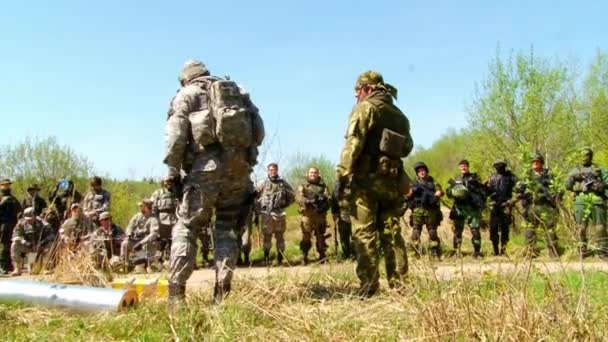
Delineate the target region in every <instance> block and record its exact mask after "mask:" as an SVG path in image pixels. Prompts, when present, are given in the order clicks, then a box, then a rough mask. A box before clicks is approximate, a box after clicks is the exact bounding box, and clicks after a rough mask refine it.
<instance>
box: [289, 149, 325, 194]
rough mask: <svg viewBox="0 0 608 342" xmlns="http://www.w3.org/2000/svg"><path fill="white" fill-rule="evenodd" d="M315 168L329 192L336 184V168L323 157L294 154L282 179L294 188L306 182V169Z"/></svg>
mask: <svg viewBox="0 0 608 342" xmlns="http://www.w3.org/2000/svg"><path fill="white" fill-rule="evenodd" d="M311 167H316V168H318V169H319V173H320V174H321V177H322V178H323V181H324V182H325V184H326V185H327V186H328V187H329V190H330V191H331V190H332V189H333V188H334V184H335V183H336V175H335V174H336V172H335V170H336V167H335V164H334V163H333V162H332V161H331V160H330V159H328V158H327V157H325V156H324V155H319V156H311V155H307V154H302V153H296V154H295V155H294V156H293V157H292V158H291V159H290V162H289V168H288V170H287V172H286V173H285V174H284V177H285V178H286V179H287V181H288V182H289V183H290V184H291V186H293V187H294V188H295V187H297V186H298V185H300V184H302V183H303V182H304V181H305V180H306V176H307V174H308V169H309V168H311Z"/></svg>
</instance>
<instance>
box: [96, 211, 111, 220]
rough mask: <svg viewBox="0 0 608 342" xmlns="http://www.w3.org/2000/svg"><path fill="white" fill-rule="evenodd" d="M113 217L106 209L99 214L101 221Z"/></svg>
mask: <svg viewBox="0 0 608 342" xmlns="http://www.w3.org/2000/svg"><path fill="white" fill-rule="evenodd" d="M111 217H112V215H110V213H109V212H107V211H104V212H102V213H101V214H99V221H101V220H105V219H109V218H111Z"/></svg>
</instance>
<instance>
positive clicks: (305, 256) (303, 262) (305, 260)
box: [302, 252, 308, 265]
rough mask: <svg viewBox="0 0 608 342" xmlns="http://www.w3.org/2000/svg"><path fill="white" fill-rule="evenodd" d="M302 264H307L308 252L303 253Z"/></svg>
mask: <svg viewBox="0 0 608 342" xmlns="http://www.w3.org/2000/svg"><path fill="white" fill-rule="evenodd" d="M302 264H303V265H308V252H306V253H304V258H303V259H302Z"/></svg>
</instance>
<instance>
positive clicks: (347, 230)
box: [336, 218, 354, 258]
mask: <svg viewBox="0 0 608 342" xmlns="http://www.w3.org/2000/svg"><path fill="white" fill-rule="evenodd" d="M336 223H337V225H338V234H339V235H340V246H341V247H342V257H343V258H350V257H351V255H352V254H353V247H354V246H353V241H352V226H351V224H350V219H348V220H343V219H342V218H339V219H338V220H337V222H336Z"/></svg>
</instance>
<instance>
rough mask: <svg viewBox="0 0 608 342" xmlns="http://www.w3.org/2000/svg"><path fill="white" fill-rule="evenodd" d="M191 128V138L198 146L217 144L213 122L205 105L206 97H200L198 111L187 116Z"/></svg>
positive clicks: (207, 106) (211, 114)
mask: <svg viewBox="0 0 608 342" xmlns="http://www.w3.org/2000/svg"><path fill="white" fill-rule="evenodd" d="M188 119H189V120H190V127H192V138H193V139H194V142H195V143H196V144H198V145H199V146H206V145H209V144H213V143H215V142H217V137H216V136H215V120H214V117H213V113H211V111H210V109H209V105H208V104H207V95H206V94H204V95H201V98H200V104H199V110H198V111H196V112H193V113H191V114H190V115H189V116H188Z"/></svg>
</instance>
